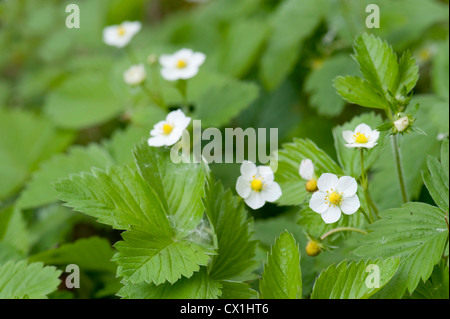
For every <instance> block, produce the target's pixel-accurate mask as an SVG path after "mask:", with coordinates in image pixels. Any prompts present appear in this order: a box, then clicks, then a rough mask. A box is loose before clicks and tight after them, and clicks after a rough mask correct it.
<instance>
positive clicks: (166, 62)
mask: <svg viewBox="0 0 450 319" xmlns="http://www.w3.org/2000/svg"><path fill="white" fill-rule="evenodd" d="M175 62H176V61H175V59H174V57H173V55H169V54H162V55H161V56H160V57H159V64H161V65H162V66H163V67H164V68H170V67H172V66H173V65H174V64H175Z"/></svg>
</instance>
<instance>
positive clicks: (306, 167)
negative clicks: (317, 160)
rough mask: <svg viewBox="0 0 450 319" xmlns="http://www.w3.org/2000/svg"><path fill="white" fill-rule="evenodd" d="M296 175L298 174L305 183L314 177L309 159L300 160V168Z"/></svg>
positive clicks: (312, 165)
mask: <svg viewBox="0 0 450 319" xmlns="http://www.w3.org/2000/svg"><path fill="white" fill-rule="evenodd" d="M298 173H299V174H300V177H301V178H303V179H305V180H307V181H309V180H311V179H312V178H313V177H314V164H313V162H312V161H311V160H310V159H309V158H306V159H304V160H302V162H301V163H300V168H299V170H298Z"/></svg>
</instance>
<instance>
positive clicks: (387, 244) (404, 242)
mask: <svg viewBox="0 0 450 319" xmlns="http://www.w3.org/2000/svg"><path fill="white" fill-rule="evenodd" d="M380 216H381V219H379V220H377V221H376V222H374V223H373V224H370V225H369V226H368V231H369V234H368V235H365V236H360V242H359V244H358V246H359V247H358V248H356V249H355V251H354V254H355V255H357V256H367V257H382V258H387V257H400V258H401V264H400V267H399V269H398V271H397V274H396V275H395V277H394V278H392V280H391V281H390V282H389V284H388V285H387V286H386V287H385V288H384V289H383V290H382V291H380V294H377V296H379V297H380V298H400V297H402V295H403V293H404V292H405V290H406V289H408V291H409V292H410V293H412V292H413V291H414V289H415V288H416V287H417V285H418V283H419V281H420V280H427V279H428V277H430V275H431V273H432V271H433V267H434V265H436V264H437V263H438V262H439V260H440V259H441V257H442V254H443V252H444V248H445V245H446V244H447V242H448V228H447V224H446V223H445V213H444V212H443V211H442V210H440V209H439V208H436V207H433V206H430V205H428V204H424V203H407V204H404V205H403V206H402V207H401V208H394V209H389V210H386V211H383V212H382V213H381V214H380Z"/></svg>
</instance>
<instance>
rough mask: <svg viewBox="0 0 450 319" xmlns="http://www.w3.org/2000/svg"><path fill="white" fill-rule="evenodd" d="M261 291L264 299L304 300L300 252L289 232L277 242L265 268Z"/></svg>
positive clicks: (260, 285) (260, 286)
mask: <svg viewBox="0 0 450 319" xmlns="http://www.w3.org/2000/svg"><path fill="white" fill-rule="evenodd" d="M259 291H260V293H261V298H263V299H300V298H302V274H301V270H300V252H299V248H298V245H297V244H296V242H295V239H294V237H293V236H292V235H291V234H290V233H288V232H287V231H286V232H284V233H282V234H281V235H280V237H278V238H277V239H276V241H275V244H274V246H273V247H272V249H271V251H270V254H269V256H268V260H267V264H266V265H265V266H264V271H263V274H262V278H261V281H260V283H259Z"/></svg>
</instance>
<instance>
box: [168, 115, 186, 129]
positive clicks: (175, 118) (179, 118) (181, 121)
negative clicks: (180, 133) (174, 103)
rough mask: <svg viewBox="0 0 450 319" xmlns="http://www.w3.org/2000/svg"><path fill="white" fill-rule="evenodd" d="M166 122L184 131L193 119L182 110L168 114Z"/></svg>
mask: <svg viewBox="0 0 450 319" xmlns="http://www.w3.org/2000/svg"><path fill="white" fill-rule="evenodd" d="M166 121H167V122H169V123H172V125H174V126H175V127H176V128H179V129H181V130H184V129H185V128H186V127H187V126H188V125H189V123H190V122H191V118H190V117H188V116H186V115H185V114H184V113H183V111H182V110H176V111H172V112H170V113H169V114H167V117H166Z"/></svg>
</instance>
